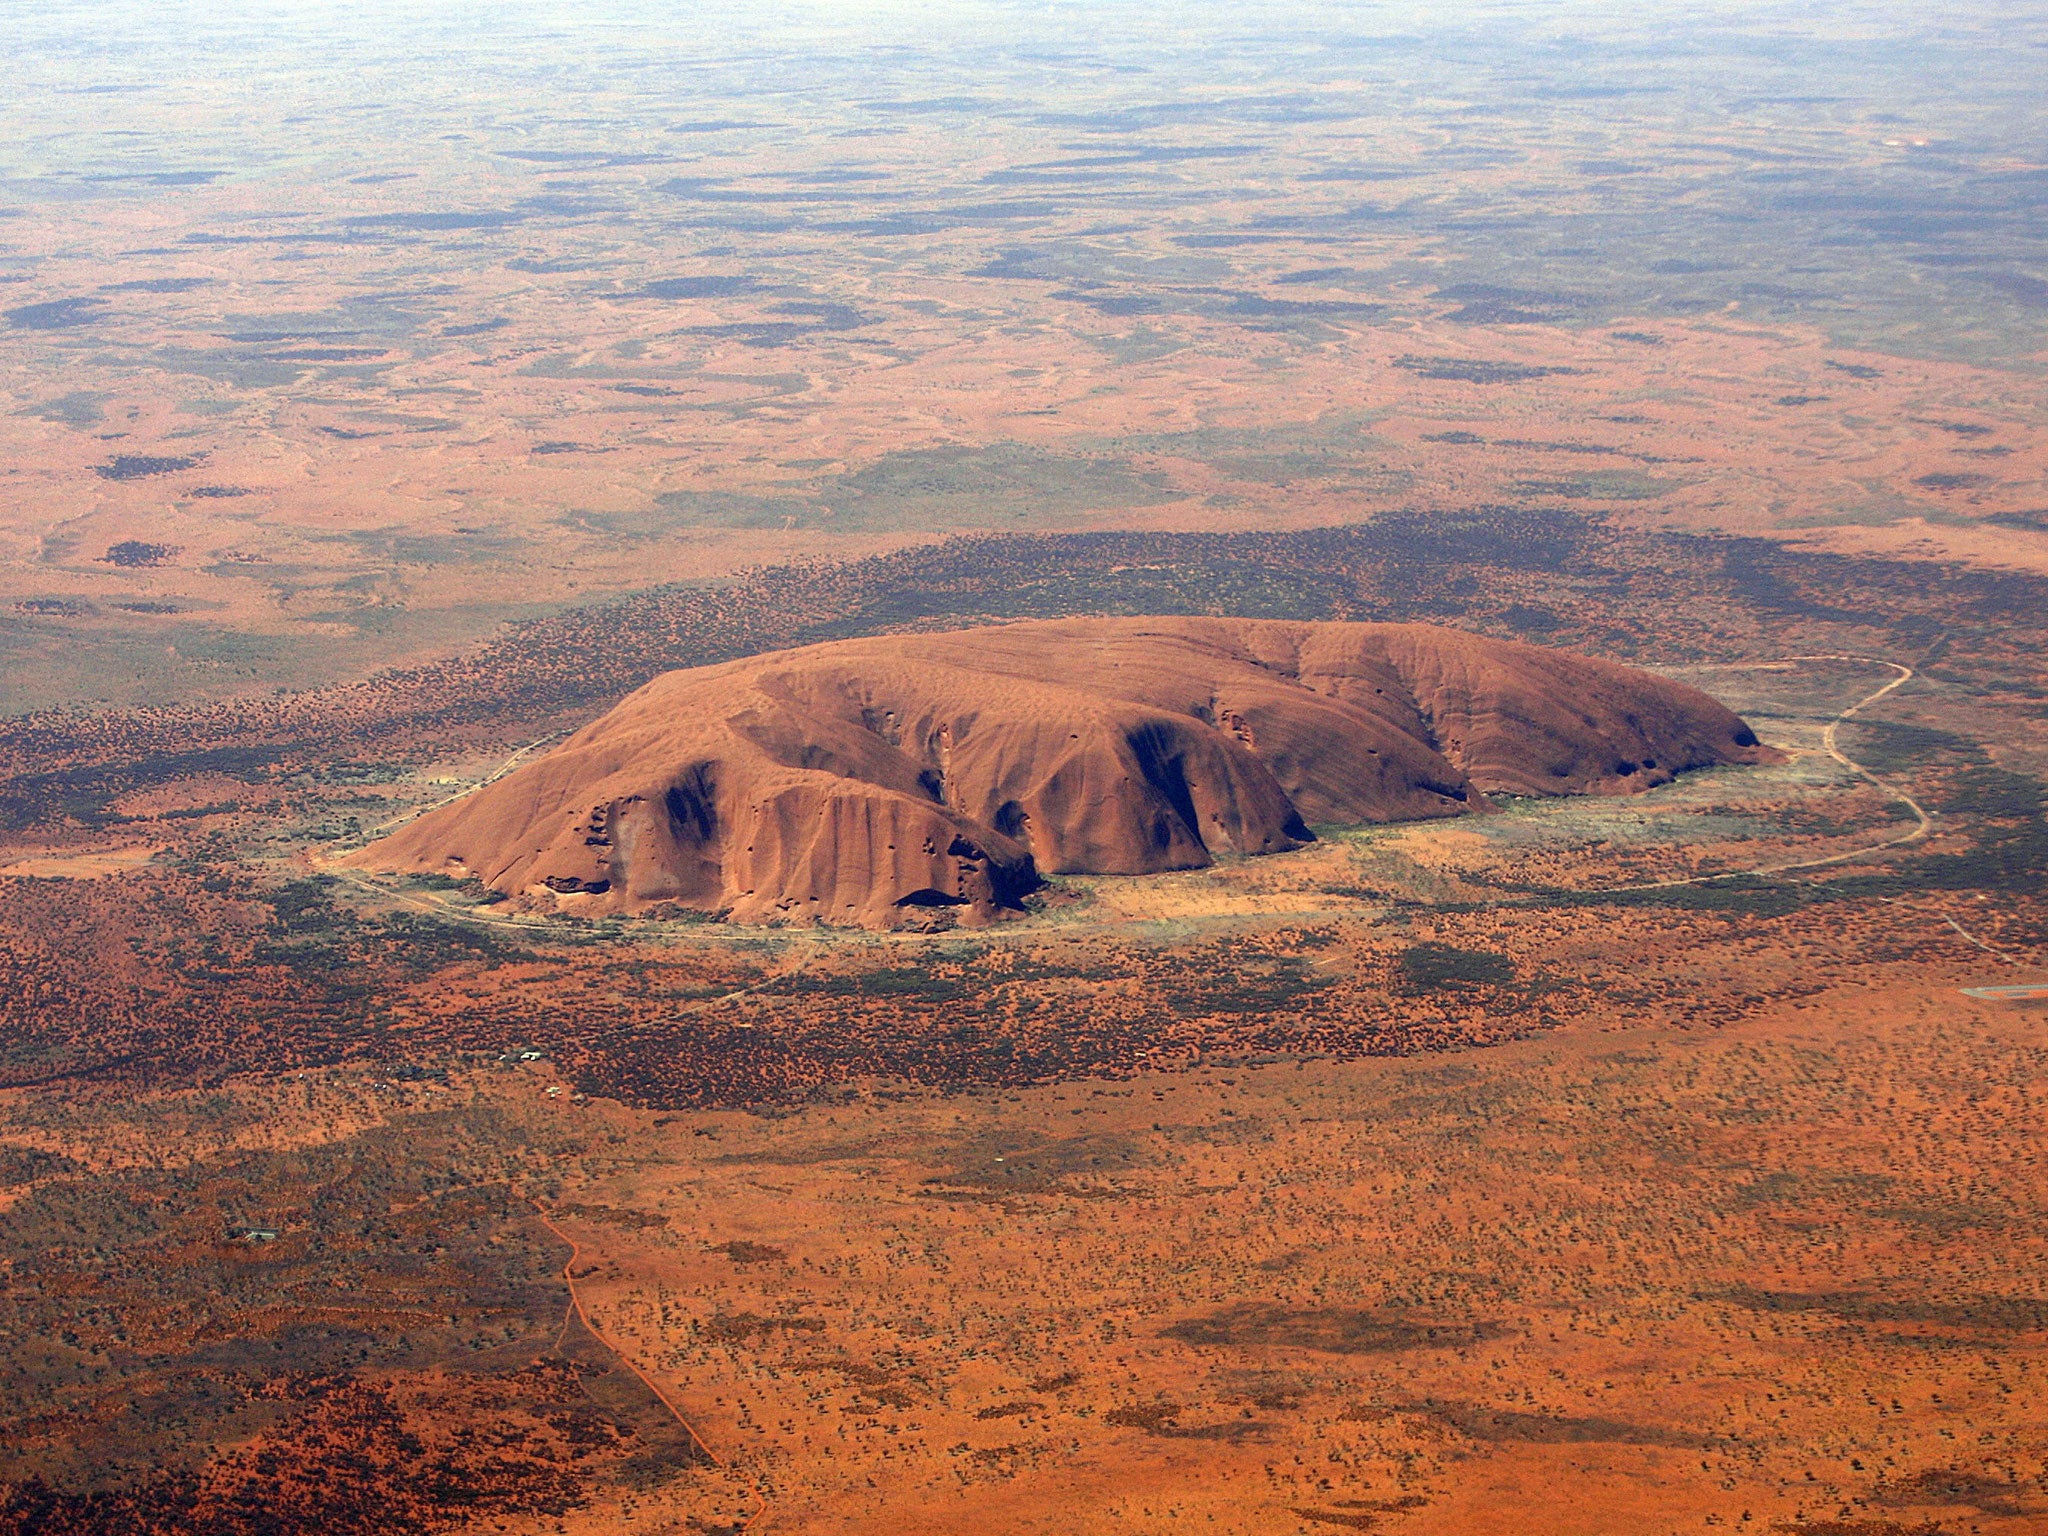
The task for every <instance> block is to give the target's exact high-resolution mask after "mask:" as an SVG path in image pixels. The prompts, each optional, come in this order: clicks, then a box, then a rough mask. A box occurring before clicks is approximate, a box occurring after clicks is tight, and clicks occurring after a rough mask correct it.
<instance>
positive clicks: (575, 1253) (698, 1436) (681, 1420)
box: [533, 1205, 768, 1532]
mask: <svg viewBox="0 0 2048 1536" xmlns="http://www.w3.org/2000/svg"><path fill="white" fill-rule="evenodd" d="M533 1214H534V1218H535V1219H536V1220H537V1221H539V1222H540V1224H541V1225H542V1226H544V1227H546V1228H547V1229H548V1231H549V1232H551V1233H553V1234H554V1236H555V1239H556V1240H557V1241H558V1242H562V1243H566V1244H567V1245H568V1248H569V1257H568V1258H567V1259H565V1260H564V1261H563V1263H562V1284H563V1285H565V1286H566V1287H568V1291H569V1309H568V1314H567V1315H565V1316H564V1317H563V1319H562V1326H563V1328H564V1330H565V1331H566V1330H567V1328H568V1321H569V1315H573V1316H574V1317H575V1319H576V1320H577V1321H578V1322H579V1323H581V1324H582V1325H583V1328H584V1331H585V1332H586V1333H588V1334H589V1335H590V1336H591V1337H592V1338H593V1339H595V1340H597V1342H598V1343H600V1344H602V1345H603V1346H604V1347H605V1348H606V1349H608V1350H610V1351H611V1352H612V1357H613V1358H614V1359H615V1360H617V1361H618V1362H619V1364H621V1365H623V1366H624V1367H625V1368H626V1369H627V1370H629V1371H631V1372H632V1373H633V1374H634V1376H636V1377H637V1378H639V1381H640V1384H641V1385H642V1386H644V1387H645V1388H647V1390H648V1391H650V1392H652V1393H653V1394H654V1396H655V1398H656V1399H657V1400H658V1401H659V1402H660V1403H661V1406H662V1407H664V1408H666V1409H667V1410H668V1411H669V1413H670V1414H671V1415H673V1416H674V1418H675V1421H676V1423H678V1424H680V1425H681V1426H682V1429H683V1433H684V1434H686V1435H688V1436H689V1437H690V1443H691V1444H692V1445H694V1446H696V1447H697V1450H698V1451H699V1452H700V1453H701V1454H702V1455H703V1457H704V1459H705V1460H706V1461H708V1462H710V1463H711V1465H712V1466H714V1467H718V1468H720V1469H721V1470H725V1469H728V1468H729V1467H730V1466H731V1463H730V1462H729V1461H727V1459H726V1458H725V1457H723V1456H721V1455H719V1454H718V1452H716V1451H714V1450H713V1449H712V1448H711V1442H710V1441H708V1440H706V1439H705V1438H704V1436H703V1434H702V1433H701V1432H700V1431H699V1430H698V1428H697V1426H696V1425H695V1424H693V1423H692V1422H691V1421H690V1417H689V1415H688V1414H686V1413H684V1412H683V1410H682V1409H680V1408H678V1407H677V1406H676V1404H675V1400H674V1399H673V1398H671V1397H670V1396H669V1395H668V1394H667V1393H666V1392H664V1391H662V1390H661V1386H660V1384H659V1383H658V1382H656V1381H655V1379H654V1378H653V1377H652V1376H649V1375H648V1374H647V1373H646V1372H645V1371H643V1370H641V1369H640V1367H639V1366H638V1365H636V1364H634V1362H633V1359H632V1357H631V1356H629V1355H628V1354H627V1353H626V1352H625V1351H624V1350H622V1349H620V1348H619V1346H618V1345H616V1344H614V1343H613V1342H612V1341H611V1340H610V1339H608V1338H606V1337H605V1336H604V1334H603V1333H602V1332H601V1331H600V1330H599V1329H598V1326H597V1324H596V1323H594V1322H592V1321H591V1320H590V1313H589V1312H588V1311H586V1310H585V1309H584V1306H583V1297H582V1294H581V1293H580V1292H578V1291H577V1289H576V1265H577V1262H578V1261H579V1260H581V1259H582V1257H583V1245H582V1244H581V1243H579V1242H577V1241H576V1239H575V1238H573V1237H571V1236H570V1235H569V1234H568V1233H566V1232H564V1231H563V1230H562V1229H561V1228H560V1227H558V1226H556V1225H555V1224H554V1222H553V1221H552V1220H550V1219H549V1217H548V1213H547V1212H546V1211H544V1210H542V1209H541V1208H540V1207H539V1206H537V1205H536V1206H534V1207H533ZM767 1511H768V1501H767V1499H766V1498H763V1499H762V1500H761V1504H760V1507H759V1508H758V1509H756V1510H755V1511H754V1512H753V1513H752V1514H751V1515H749V1516H747V1518H746V1519H745V1521H743V1522H742V1523H741V1525H740V1530H741V1531H742V1532H746V1531H751V1530H752V1529H753V1528H754V1527H755V1526H756V1525H757V1524H758V1523H759V1522H760V1519H761V1517H762V1516H763V1515H764V1514H766V1513H767Z"/></svg>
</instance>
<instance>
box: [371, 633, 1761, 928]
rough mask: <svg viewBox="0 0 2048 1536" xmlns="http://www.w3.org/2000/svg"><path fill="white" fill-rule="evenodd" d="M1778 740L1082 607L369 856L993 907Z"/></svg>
mask: <svg viewBox="0 0 2048 1536" xmlns="http://www.w3.org/2000/svg"><path fill="white" fill-rule="evenodd" d="M1765 751H1766V749H1763V748H1761V747H1759V745H1758V743H1757V740H1756V737H1755V736H1754V735H1753V734H1752V733H1751V732H1750V730H1749V728H1748V727H1747V726H1746V725H1744V724H1743V722H1742V721H1741V720H1740V719H1739V718H1738V717H1737V716H1735V715H1734V714H1732V713H1730V712H1729V711H1728V710H1727V709H1724V708H1723V707H1722V706H1721V705H1719V704H1717V703H1716V702H1715V701H1714V700H1712V699H1710V698H1709V697H1707V696H1706V695H1705V694H1703V693H1700V692H1699V691H1698V690H1696V689H1693V688H1688V687H1685V686H1684V685H1682V684H1678V683H1674V682H1670V681H1667V680H1665V679H1662V678H1658V677H1655V676H1652V675H1651V674H1649V673H1646V672H1641V671H1638V670H1635V669H1633V668H1629V667H1623V666H1619V665H1616V664H1614V663H1612V662H1606V661H1599V660H1594V659H1592V658H1588V657H1583V656H1575V655H1571V654H1569V653H1567V652H1562V651H1553V650H1545V649H1542V648H1540V647H1536V646H1528V645H1518V644H1514V643H1511V642H1507V641H1500V640H1489V639H1484V638H1481V637H1479V636H1475V635H1469V634H1465V633H1462V632H1460V631H1457V630H1450V629H1441V628H1436V627H1432V626H1427V625H1416V624H1342V623H1294V622H1288V621H1282V620H1259V619H1209V618H1165V619H1066V620H1057V621H1051V622H1044V623H1025V624H1010V625H1002V626H997V627H993V628H987V629H974V630H966V631H961V632H957V633H952V634H936V635H907V636H903V635H892V636H883V637H877V638H872V639H861V640H846V641H838V642H833V643H830V644H824V645H815V646H808V647H805V648H803V649H800V650H793V651H779V652H775V653H772V654H769V655H764V656H754V657H749V658H747V659H746V660H744V661H736V662H730V663H726V664H724V665H722V666H715V667H700V668H695V669H692V670H688V671H681V672H671V673H668V674H666V675H664V676H662V677H658V678H656V679H655V680H654V681H652V682H650V683H648V684H647V685H646V686H645V687H643V688H641V689H639V690H638V691H637V692H635V693H633V694H631V695H629V696H628V697H626V698H625V699H623V700H621V701H620V703H619V704H618V705H617V707H615V708H614V709H613V710H612V711H611V712H610V713H608V714H606V715H605V716H604V717H603V718H601V719H599V720H596V721H594V722H593V723H591V724H590V725H588V726H585V727H584V728H583V729H582V730H580V731H578V732H577V733H576V734H575V735H574V736H572V737H571V738H570V739H569V740H568V741H566V742H564V743H563V744H562V745H561V746H559V747H557V748H556V749H555V750H554V751H553V752H551V753H549V754H548V755H547V756H546V757H544V758H542V759H540V760H539V761H537V762H534V763H532V764H530V765H529V766H527V767H525V768H522V769H520V770H518V771H517V772H515V773H512V774H510V775H508V776H507V777H505V778H504V779H501V780H499V781H498V782H496V783H494V784H491V785H489V786H488V787H486V788H484V789H480V790H478V791H477V792H476V793H474V794H472V795H470V796H468V797H466V798H465V799H463V800H460V801H457V802H456V803H454V804H452V805H448V806H445V807H442V808H441V809H439V810H436V811H433V812H431V813H429V814H427V815H425V816H422V817H420V818H419V819H418V820H417V821H415V822H413V823H411V824H410V825H409V826H407V827H405V828H404V829H403V830H402V831H400V832H398V833H396V834H394V835H393V836H391V837H387V838H385V839H384V840H382V841H381V842H378V843H374V844H372V845H371V846H370V847H368V848H365V849H363V850H361V851H360V852H358V853H356V854H354V855H352V856H351V858H350V860H349V862H351V863H353V864H356V865H358V866H361V867H364V868H369V869H380V870H387V871H435V872H443V873H452V874H458V875H473V876H475V877H476V878H478V879H480V880H482V881H483V882H484V883H486V884H487V885H490V886H492V887H494V888H495V889H497V890H500V891H503V892H506V893H511V894H517V893H532V894H533V895H535V896H537V897H545V898H547V899H552V900H553V901H555V902H556V903H558V904H559V905H560V906H561V907H563V908H564V909H566V910H570V911H578V912H617V911H627V912H631V911H640V910H645V909H647V908H648V907H651V906H654V905H657V904H661V903H670V902H673V903H679V904H681V905H682V906H685V907H690V908H696V909H699V910H703V911H723V912H728V913H730V914H731V916H732V917H733V918H735V919H736V920H741V921H762V920H768V919H773V918H790V919H808V920H817V921H822V922H827V923H841V924H864V925H869V926H887V925H890V924H893V923H896V922H900V921H902V920H903V919H904V918H905V917H906V915H908V914H911V913H914V912H915V911H916V910H917V909H919V908H923V907H938V906H943V907H951V908H955V909H957V914H958V916H959V917H961V918H962V919H964V920H967V921H986V920H988V919H989V918H991V917H994V916H997V915H999V914H1001V913H1003V912H1005V911H1008V910H1014V909H1015V908H1016V906H1017V904H1018V902H1019V900H1020V899H1021V898H1022V897H1023V896H1024V895H1025V894H1026V893H1028V892H1029V891H1030V890H1031V889H1032V888H1033V887H1034V886H1035V885H1037V884H1038V883H1039V881H1040V879H1041V876H1042V875H1043V874H1044V873H1069V872H1071V873H1091V874H1139V873H1147V872H1152V871H1158V870H1168V869H1187V868H1192V867H1196V866H1199V865H1202V864H1206V863H1208V862H1209V861H1210V860H1211V859H1212V858H1213V857H1214V856H1215V855H1217V854H1219V853H1231V854H1264V853H1276V852H1279V851H1282V850H1284V849H1288V848H1294V847H1297V846H1299V845H1300V844H1302V843H1304V842H1306V841H1308V840H1309V839H1310V838H1311V837H1312V836H1313V833H1312V832H1311V830H1310V828H1311V827H1312V826H1313V825H1315V824H1331V825H1337V824H1347V825H1348V824H1357V823H1361V822H1386V821H1405V820H1414V819H1419V818H1424V817H1436V816H1459V815H1466V814H1470V813H1472V812H1474V811H1478V810H1482V809H1484V808H1485V807H1486V803H1487V797H1488V796H1489V795H1502V794H1506V795H1565V794H1626V793H1631V792H1634V791H1638V790H1642V789H1646V788H1648V787H1650V786H1652V785H1656V784H1662V783H1665V782H1667V781H1669V780H1670V779H1671V778H1672V777H1673V776H1674V775H1675V774H1678V773H1681V772H1684V771H1685V770H1687V769H1689V768H1698V767H1704V766H1707V765H1709V764H1715V763H1739V762H1754V761H1758V760H1760V758H1761V757H1762V756H1763V755H1764V753H1765Z"/></svg>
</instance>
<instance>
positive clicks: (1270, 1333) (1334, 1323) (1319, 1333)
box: [1160, 1301, 1492, 1355]
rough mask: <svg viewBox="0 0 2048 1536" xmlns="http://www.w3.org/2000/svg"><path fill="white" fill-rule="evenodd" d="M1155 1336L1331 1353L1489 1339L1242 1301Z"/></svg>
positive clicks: (1473, 1329)
mask: <svg viewBox="0 0 2048 1536" xmlns="http://www.w3.org/2000/svg"><path fill="white" fill-rule="evenodd" d="M1160 1334H1161V1337H1163V1338H1169V1339H1178V1340H1179V1341H1180V1342H1181V1343H1183V1344H1209V1345H1216V1344H1222V1345H1230V1346H1233V1347H1235V1348H1239V1349H1243V1348H1247V1347H1252V1346H1273V1345H1278V1346H1281V1347H1284V1348H1290V1349H1315V1350H1321V1351H1323V1352H1324V1353H1326V1354H1333V1355H1374V1354H1392V1353H1395V1352H1397V1351H1399V1350H1404V1349H1419V1348H1423V1347H1425V1346H1430V1347H1435V1348H1452V1347H1455V1346H1457V1345H1461V1344H1471V1343H1473V1342H1475V1341H1477V1340H1480V1339H1483V1338H1489V1337H1491V1336H1492V1330H1490V1329H1488V1328H1486V1327H1485V1326H1483V1325H1481V1324H1477V1323H1451V1322H1436V1321H1428V1320H1423V1319H1417V1318H1413V1317H1410V1316H1408V1315H1406V1314H1404V1313H1387V1312H1375V1311H1371V1310H1368V1309H1367V1308H1364V1307H1290V1306H1286V1305H1284V1304H1282V1303H1280V1302H1265V1301H1246V1302H1239V1303H1237V1304H1235V1305H1233V1306H1228V1307H1224V1308H1222V1309H1221V1310H1219V1311H1216V1312H1211V1313H1209V1314H1208V1315H1207V1316H1206V1317H1192V1318H1184V1319H1182V1320H1181V1321H1180V1322H1177V1323H1173V1324H1171V1325H1169V1326H1168V1327H1166V1328H1163V1329H1161V1330H1160Z"/></svg>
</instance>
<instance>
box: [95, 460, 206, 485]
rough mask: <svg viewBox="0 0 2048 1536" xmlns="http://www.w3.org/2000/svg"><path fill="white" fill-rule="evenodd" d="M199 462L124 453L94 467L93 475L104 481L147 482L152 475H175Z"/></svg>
mask: <svg viewBox="0 0 2048 1536" xmlns="http://www.w3.org/2000/svg"><path fill="white" fill-rule="evenodd" d="M198 462H199V460H198V458H197V457H192V458H184V457H178V456H174V455H169V454H163V455H159V454H148V453H122V454H116V455H115V456H114V457H113V458H111V459H109V460H107V462H106V463H104V464H97V465H94V466H93V473H94V474H96V475H98V476H99V477H100V478H101V479H102V480H145V479H147V478H148V477H149V476H151V475H175V474H177V473H178V472H179V471H180V470H186V469H191V468H192V467H193V466H194V465H196V464H197V463H198Z"/></svg>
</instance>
